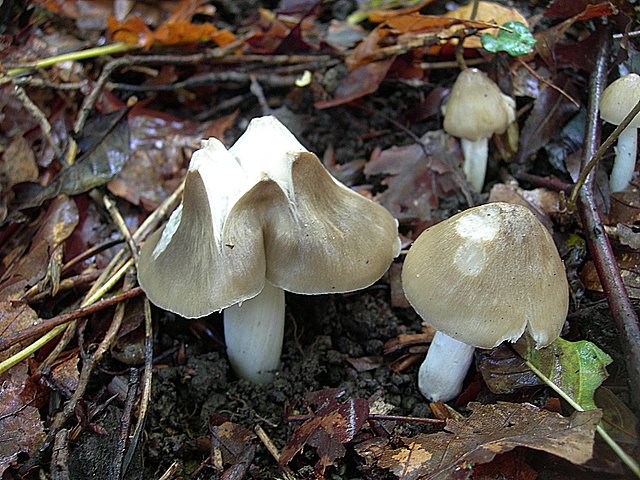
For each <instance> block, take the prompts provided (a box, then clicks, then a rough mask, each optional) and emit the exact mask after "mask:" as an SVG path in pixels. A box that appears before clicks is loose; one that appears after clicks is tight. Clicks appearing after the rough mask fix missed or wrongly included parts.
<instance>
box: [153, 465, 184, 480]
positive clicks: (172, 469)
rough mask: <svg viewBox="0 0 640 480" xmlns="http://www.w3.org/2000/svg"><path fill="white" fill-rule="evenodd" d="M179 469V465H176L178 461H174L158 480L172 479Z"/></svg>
mask: <svg viewBox="0 0 640 480" xmlns="http://www.w3.org/2000/svg"><path fill="white" fill-rule="evenodd" d="M179 467H180V464H179V463H178V461H177V460H174V461H173V463H172V464H171V465H169V468H167V470H166V471H165V472H164V473H163V474H162V476H161V477H160V478H159V479H158V480H171V479H172V478H173V475H174V474H175V473H176V472H177V471H178V468H179Z"/></svg>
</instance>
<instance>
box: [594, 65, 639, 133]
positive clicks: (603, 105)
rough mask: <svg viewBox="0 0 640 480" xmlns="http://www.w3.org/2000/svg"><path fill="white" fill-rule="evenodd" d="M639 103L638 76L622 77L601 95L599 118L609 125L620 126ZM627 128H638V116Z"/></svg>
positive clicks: (632, 74) (633, 74)
mask: <svg viewBox="0 0 640 480" xmlns="http://www.w3.org/2000/svg"><path fill="white" fill-rule="evenodd" d="M639 101H640V75H637V74H635V73H630V74H628V75H624V76H622V77H620V78H618V79H617V80H615V81H613V82H612V83H611V84H610V85H609V86H608V87H607V88H605V90H604V92H603V93H602V98H601V99H600V116H601V117H602V118H603V119H604V120H606V121H607V122H609V123H612V124H614V125H620V123H622V120H624V117H626V116H627V115H628V114H629V112H630V111H631V110H632V109H633V107H634V106H635V105H636V103H638V102H639ZM629 126H630V127H632V128H640V114H638V115H636V116H635V117H634V119H633V120H632V121H631V123H630V124H629Z"/></svg>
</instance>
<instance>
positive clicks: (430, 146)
mask: <svg viewBox="0 0 640 480" xmlns="http://www.w3.org/2000/svg"><path fill="white" fill-rule="evenodd" d="M421 141H422V146H420V145H418V144H413V145H408V146H404V147H391V148H389V149H387V150H384V151H383V152H382V153H380V155H378V156H377V157H375V158H373V159H372V160H370V161H369V163H367V166H366V167H365V169H364V173H365V174H366V175H379V174H389V175H390V176H389V177H387V178H386V179H385V180H384V181H383V184H385V185H388V186H389V188H387V190H385V191H384V192H382V194H381V195H380V197H379V198H378V200H379V202H380V203H381V204H382V205H384V206H385V207H386V208H387V209H388V210H389V211H390V212H391V213H392V214H393V216H394V217H396V218H397V219H399V220H408V219H411V220H415V219H418V220H422V221H424V220H429V219H431V211H432V210H433V209H434V208H437V207H438V200H439V198H440V197H444V196H445V195H446V194H448V193H450V192H452V191H453V190H454V189H455V188H456V187H457V184H456V182H455V179H454V175H453V168H454V167H453V166H452V165H451V164H450V163H449V162H456V161H457V162H459V163H460V164H461V163H462V156H461V153H460V150H459V146H458V142H457V140H455V139H454V138H453V137H451V136H450V135H446V134H445V133H444V132H443V131H442V130H435V131H431V132H427V133H426V134H425V135H423V137H422V138H421ZM425 152H426V155H425Z"/></svg>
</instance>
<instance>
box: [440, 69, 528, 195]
mask: <svg viewBox="0 0 640 480" xmlns="http://www.w3.org/2000/svg"><path fill="white" fill-rule="evenodd" d="M443 111H444V130H445V132H447V133H448V134H449V135H453V136H454V137H458V138H460V146H461V147H462V153H463V155H464V164H463V167H462V169H463V171H464V174H465V176H466V177H467V180H468V181H469V183H470V184H471V186H472V187H473V189H474V190H475V191H477V192H480V191H482V185H483V184H484V177H485V173H486V171H487V156H488V151H489V138H491V136H492V135H493V134H494V133H504V132H505V131H506V130H507V127H508V126H509V124H510V123H511V122H513V121H514V120H515V116H516V115H515V101H514V100H513V98H511V97H509V96H507V95H505V94H503V93H502V92H501V91H500V89H499V88H498V85H496V83H495V82H494V81H493V80H491V79H490V78H489V77H488V76H487V75H486V74H485V73H484V72H481V71H480V70H478V69H477V68H466V69H464V70H462V71H461V72H460V74H459V75H458V78H457V79H456V81H455V83H454V84H453V87H452V88H451V93H450V94H449V100H448V101H447V104H446V106H445V107H443Z"/></svg>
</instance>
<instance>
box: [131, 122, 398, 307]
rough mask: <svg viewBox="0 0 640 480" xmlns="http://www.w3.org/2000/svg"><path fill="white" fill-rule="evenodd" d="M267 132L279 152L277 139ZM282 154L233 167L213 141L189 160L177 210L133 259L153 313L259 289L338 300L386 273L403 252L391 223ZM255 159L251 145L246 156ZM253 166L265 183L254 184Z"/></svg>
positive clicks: (378, 209) (317, 168)
mask: <svg viewBox="0 0 640 480" xmlns="http://www.w3.org/2000/svg"><path fill="white" fill-rule="evenodd" d="M261 120H262V119H261ZM270 122H277V121H276V120H275V119H272V120H270ZM272 127H273V125H271V126H269V128H270V130H269V131H271V132H272V135H271V137H270V139H269V140H270V141H272V142H275V143H277V142H278V136H280V135H284V133H283V132H280V133H278V130H279V128H275V127H273V128H272ZM282 128H284V127H282ZM285 131H286V133H287V134H288V135H290V136H291V138H293V139H294V140H295V137H293V135H291V134H290V133H289V132H288V131H287V130H286V129H285ZM247 132H249V129H248V130H247ZM243 137H244V136H243ZM258 138H260V137H258ZM289 140H290V139H289ZM243 141H246V139H245V140H243ZM264 141H267V139H264ZM296 143H297V140H296ZM297 145H300V144H299V143H298V144H297ZM241 146H242V145H241ZM300 147H301V146H300ZM242 148H244V146H242ZM285 148H286V149H287V150H286V151H282V152H281V154H280V159H279V160H278V161H276V160H274V159H272V160H273V161H270V160H268V159H267V160H268V161H267V162H266V164H264V163H260V162H256V161H255V159H249V160H247V159H246V155H247V154H246V153H245V154H244V155H245V160H244V161H243V160H242V159H240V160H239V161H237V160H236V159H235V158H234V155H232V154H233V153H234V149H233V148H232V149H231V150H230V151H226V149H224V147H223V146H222V144H220V143H219V142H218V141H217V140H215V139H211V140H209V141H207V142H205V146H204V149H202V150H200V151H198V152H196V153H195V154H194V157H193V159H192V162H191V165H190V168H189V172H188V174H187V178H186V183H185V190H184V194H183V201H182V205H181V207H179V209H178V210H176V212H174V214H173V215H172V216H171V218H170V219H169V222H168V223H167V226H166V227H165V229H164V230H163V231H158V232H156V233H155V234H153V235H152V236H151V237H150V238H149V239H148V240H147V241H146V242H145V243H144V244H143V246H142V248H141V250H140V260H139V268H138V279H139V282H140V285H141V286H142V288H143V289H144V291H145V292H146V293H147V296H148V297H149V299H150V300H151V301H152V302H153V303H154V304H156V305H158V306H160V307H162V308H164V309H166V310H169V311H172V312H175V313H178V314H180V315H182V316H184V317H191V318H193V317H200V316H204V315H208V314H210V313H212V312H214V311H219V310H222V309H224V308H227V307H229V306H231V305H234V304H236V303H239V302H242V301H244V300H247V299H249V298H253V297H254V296H256V295H257V294H258V293H260V291H261V290H262V288H263V287H264V283H265V281H269V282H270V283H271V284H273V285H275V286H277V287H280V288H283V289H285V290H289V291H291V292H295V293H305V294H317V293H338V292H348V291H353V290H358V289H361V288H364V287H367V286H369V285H371V284H372V283H374V282H375V281H376V280H378V279H379V278H380V277H381V276H382V275H383V274H384V272H385V271H386V269H387V268H388V267H389V264H390V263H391V261H392V260H393V258H395V257H396V256H397V255H398V253H399V250H400V242H399V239H398V235H397V222H396V220H395V219H394V218H393V217H392V216H391V214H390V213H389V212H388V211H387V210H386V209H385V208H384V207H382V206H380V205H378V204H376V203H374V202H373V201H371V200H369V199H367V198H365V197H363V196H361V195H359V194H358V193H356V192H353V191H352V190H350V189H349V188H347V187H345V186H344V185H342V184H340V183H339V182H338V181H337V180H335V179H334V178H333V177H332V176H331V175H330V174H329V172H328V171H327V170H326V169H325V168H324V167H323V165H322V163H321V162H320V160H319V159H318V157H316V156H315V155H314V154H312V153H310V152H306V151H295V150H298V148H297V147H296V145H295V144H292V143H291V142H289V141H288V140H287V141H286V142H285ZM292 148H293V149H294V151H293V152H292V151H290V149H292ZM301 148H304V147H301ZM238 150H240V149H238ZM271 150H273V149H272V148H271V147H268V148H266V151H267V152H271ZM201 152H202V153H201ZM255 152H257V153H255ZM260 152H261V145H260V144H258V145H255V146H254V151H253V153H252V155H259V154H260ZM267 156H271V157H273V158H275V154H273V152H271V153H267ZM252 162H254V163H255V164H256V165H260V174H261V175H262V178H261V179H260V180H258V181H257V182H255V183H254V179H255V178H256V175H255V171H256V167H247V165H251V163H252ZM278 162H280V163H282V165H288V167H287V168H284V167H282V165H280V163H278ZM242 169H245V170H246V169H248V170H249V173H248V174H247V172H246V171H244V172H243V170H242ZM274 172H275V173H274ZM247 184H248V186H247ZM220 209H222V210H220Z"/></svg>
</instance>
